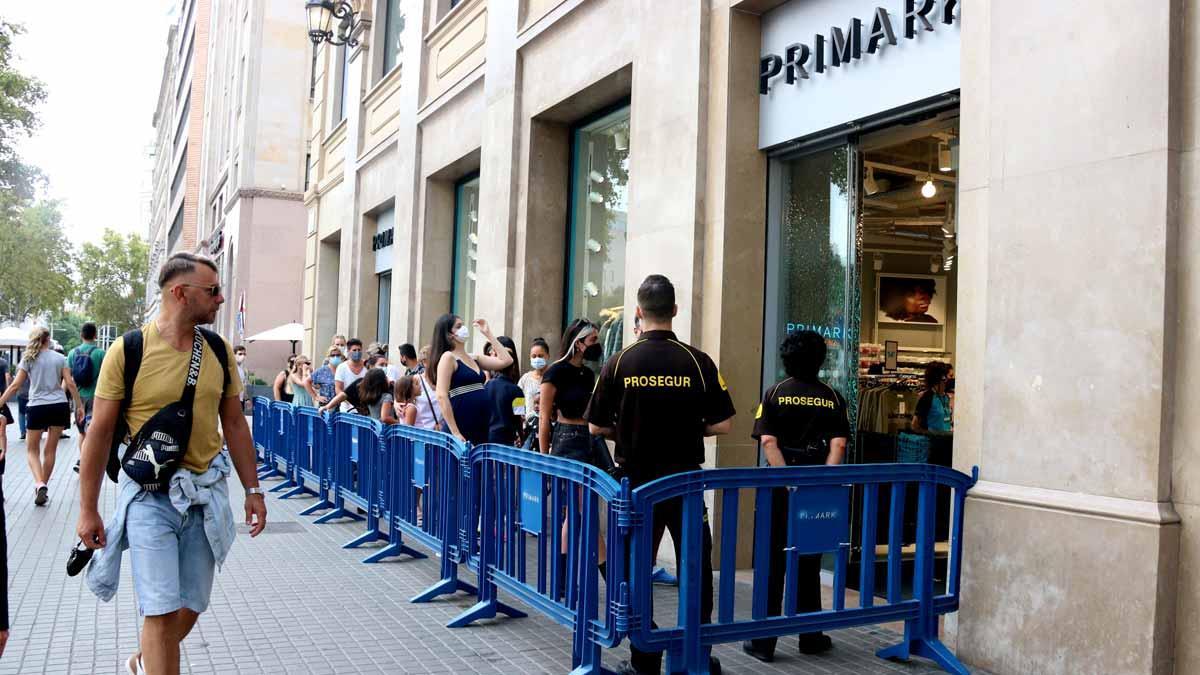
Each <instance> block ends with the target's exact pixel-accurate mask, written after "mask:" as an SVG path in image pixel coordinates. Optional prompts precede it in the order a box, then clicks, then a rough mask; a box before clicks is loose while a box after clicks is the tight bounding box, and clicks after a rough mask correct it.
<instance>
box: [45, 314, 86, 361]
mask: <svg viewBox="0 0 1200 675" xmlns="http://www.w3.org/2000/svg"><path fill="white" fill-rule="evenodd" d="M87 320H88V319H87V317H86V316H84V315H82V314H80V313H78V312H64V313H62V314H59V315H57V316H55V317H54V318H53V319H51V321H50V328H51V331H50V337H51V338H53V339H55V340H57V341H58V344H60V345H62V348H63V351H66V352H69V351H71V350H72V349H74V348H75V347H77V346H79V344H81V343H82V342H83V339H82V338H80V337H79V330H80V329H81V328H83V324H85V323H87Z"/></svg>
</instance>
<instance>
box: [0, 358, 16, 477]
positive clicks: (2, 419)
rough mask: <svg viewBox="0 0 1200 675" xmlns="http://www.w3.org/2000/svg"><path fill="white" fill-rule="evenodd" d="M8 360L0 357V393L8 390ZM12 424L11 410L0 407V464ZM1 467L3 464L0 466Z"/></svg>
mask: <svg viewBox="0 0 1200 675" xmlns="http://www.w3.org/2000/svg"><path fill="white" fill-rule="evenodd" d="M9 367H10V366H9V364H8V359H5V358H4V357H3V356H0V392H3V391H4V390H6V389H8V383H9V374H8V369H9ZM12 423H13V414H12V410H11V409H10V408H9V407H8V404H7V403H5V404H4V405H0V463H2V462H3V461H4V455H5V454H6V453H7V452H8V425H10V424H12ZM0 466H3V464H0ZM3 473H4V472H3V471H2V470H0V476H3Z"/></svg>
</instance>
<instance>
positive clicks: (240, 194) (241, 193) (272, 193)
mask: <svg viewBox="0 0 1200 675" xmlns="http://www.w3.org/2000/svg"><path fill="white" fill-rule="evenodd" d="M240 199H278V200H280V201H285V202H302V201H304V193H303V192H296V191H294V190H268V189H266V188H242V189H240V190H238V191H237V192H236V193H235V194H234V195H233V199H230V200H229V202H227V203H226V204H225V213H229V212H230V211H232V210H233V206H234V204H237V203H238V200H240Z"/></svg>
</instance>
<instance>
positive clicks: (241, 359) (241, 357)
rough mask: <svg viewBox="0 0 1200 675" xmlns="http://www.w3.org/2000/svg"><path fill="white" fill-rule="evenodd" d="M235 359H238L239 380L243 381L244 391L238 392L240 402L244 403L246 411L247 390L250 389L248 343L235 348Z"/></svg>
mask: <svg viewBox="0 0 1200 675" xmlns="http://www.w3.org/2000/svg"><path fill="white" fill-rule="evenodd" d="M233 360H234V361H237V372H238V380H240V381H241V383H242V393H240V394H238V402H240V403H241V404H242V412H245V411H246V392H247V391H249V390H250V375H249V373H248V372H247V371H246V345H238V346H236V347H234V348H233Z"/></svg>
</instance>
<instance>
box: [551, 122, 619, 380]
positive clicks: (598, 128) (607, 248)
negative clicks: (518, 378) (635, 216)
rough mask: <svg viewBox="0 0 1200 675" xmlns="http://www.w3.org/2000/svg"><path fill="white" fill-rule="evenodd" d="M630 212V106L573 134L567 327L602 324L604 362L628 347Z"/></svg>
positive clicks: (565, 313)
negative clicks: (574, 322) (580, 322)
mask: <svg viewBox="0 0 1200 675" xmlns="http://www.w3.org/2000/svg"><path fill="white" fill-rule="evenodd" d="M628 212H629V107H628V106H625V107H622V108H619V109H617V110H614V111H612V112H609V113H607V114H604V115H602V116H601V117H599V118H597V119H594V120H592V121H589V122H586V123H584V124H582V125H580V126H578V127H576V128H575V129H574V130H573V132H572V135H571V215H570V225H569V232H568V237H567V246H568V250H567V261H568V262H567V284H566V301H565V303H564V308H563V310H564V311H563V324H564V327H565V325H566V324H567V323H569V322H570V321H572V320H574V319H576V318H580V317H585V318H588V319H591V320H592V321H594V322H595V323H596V324H597V325H599V326H600V330H601V333H600V340H601V345H602V346H603V348H604V356H603V360H604V361H606V360H608V358H609V357H610V356H612V355H613V354H616V353H617V352H618V351H620V350H621V347H622V335H623V332H624V313H625V240H626V231H627V228H628ZM601 362H603V361H601Z"/></svg>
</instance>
